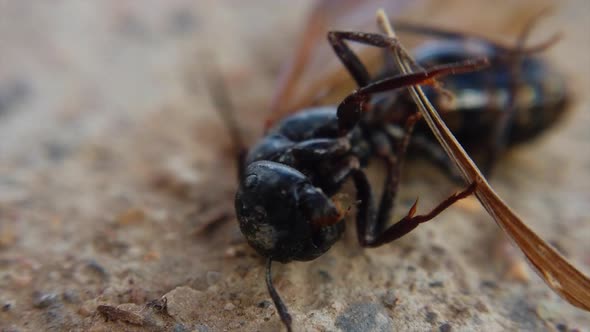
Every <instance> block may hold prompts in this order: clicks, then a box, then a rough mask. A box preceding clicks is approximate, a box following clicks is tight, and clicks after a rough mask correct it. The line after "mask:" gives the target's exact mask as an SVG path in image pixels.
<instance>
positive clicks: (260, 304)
mask: <svg viewBox="0 0 590 332" xmlns="http://www.w3.org/2000/svg"><path fill="white" fill-rule="evenodd" d="M270 305H271V303H270V301H267V300H264V301H260V302H258V304H257V305H256V306H257V307H258V308H264V309H266V308H268V307H270Z"/></svg>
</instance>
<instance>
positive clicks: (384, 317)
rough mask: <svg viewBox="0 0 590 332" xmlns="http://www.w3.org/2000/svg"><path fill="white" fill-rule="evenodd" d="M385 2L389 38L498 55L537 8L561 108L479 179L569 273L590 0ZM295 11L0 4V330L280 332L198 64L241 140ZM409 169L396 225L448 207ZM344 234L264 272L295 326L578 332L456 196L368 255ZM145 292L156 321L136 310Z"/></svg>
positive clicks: (577, 212) (299, 17)
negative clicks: (313, 255)
mask: <svg viewBox="0 0 590 332" xmlns="http://www.w3.org/2000/svg"><path fill="white" fill-rule="evenodd" d="M395 1H397V2H395ZM395 1H391V3H393V7H395V13H390V14H391V15H392V17H393V19H394V23H395V20H396V19H403V20H404V21H411V22H427V23H428V24H429V25H434V26H440V27H445V28H451V29H454V30H460V31H467V32H475V33H477V34H481V35H484V36H488V37H490V38H494V39H495V40H499V41H502V42H506V43H511V42H513V41H514V40H515V38H516V36H517V34H518V32H519V31H520V29H521V28H522V26H523V25H524V24H525V19H526V18H529V17H530V16H531V15H534V14H535V13H537V12H538V11H540V10H542V9H543V8H546V7H547V6H552V7H553V8H554V13H553V14H552V15H550V16H548V17H547V18H545V19H543V20H542V21H541V22H540V24H539V25H538V26H537V27H535V29H534V31H533V34H532V43H534V41H542V40H545V39H546V38H547V37H548V36H550V35H552V34H553V33H554V32H556V31H562V32H563V33H564V37H563V39H562V40H561V41H560V42H559V43H557V44H556V45H555V46H553V47H551V48H550V49H549V50H547V51H546V52H544V54H543V56H544V57H546V58H547V59H548V61H550V62H551V63H552V65H554V66H555V67H556V68H557V70H559V71H560V72H563V73H564V75H566V77H567V80H568V86H569V89H570V90H571V94H572V96H573V99H574V103H573V104H572V105H571V106H570V109H569V110H568V112H567V115H566V117H565V119H563V121H562V122H561V123H559V124H558V125H557V126H556V127H555V128H552V129H551V130H549V131H548V132H547V133H546V134H544V135H543V136H542V137H541V138H540V139H537V140H534V141H532V142H530V143H527V144H525V145H523V146H519V147H518V148H516V149H514V150H511V151H509V152H508V153H507V154H506V155H505V156H504V157H503V158H502V160H501V162H500V163H499V164H498V166H497V169H496V173H495V174H494V177H493V179H491V183H492V185H493V186H494V188H495V189H497V190H498V192H499V193H500V195H501V196H502V197H503V198H504V199H505V200H506V201H507V202H508V203H509V205H510V206H512V207H513V208H514V209H515V210H516V211H518V213H519V214H520V215H521V216H522V217H523V219H524V220H525V221H527V222H528V224H529V225H530V226H531V227H532V228H533V229H534V230H535V231H537V232H538V233H540V235H541V236H542V237H543V238H544V239H546V240H548V241H549V242H550V243H552V244H553V245H554V246H555V247H556V248H557V249H558V250H559V251H560V252H561V253H562V254H563V255H565V256H567V257H568V258H570V259H571V260H572V261H573V262H574V263H575V265H576V266H578V267H579V268H580V269H582V270H584V271H586V272H588V271H589V270H590V242H589V241H588V238H590V212H589V211H588V203H589V202H590V179H589V178H587V177H586V176H587V174H588V169H589V167H590V154H589V153H588V152H587V147H588V141H589V140H590V131H588V128H587V124H588V123H590V113H589V112H588V111H589V106H590V99H589V98H590V97H589V96H590V56H589V55H588V54H590V38H588V35H587V34H588V31H589V30H588V29H589V28H590V24H589V23H588V19H587V17H588V16H589V15H590V2H588V1H586V0H569V1H560V2H552V1H532V0H530V1H521V0H518V1H516V0H515V1H496V2H493V3H492V2H488V1H484V0H477V1H469V0H444V1H434V0H433V1H428V0H425V1H418V2H408V1H402V0H395ZM375 2H376V3H377V2H378V1H375ZM313 4H314V1H310V0H309V1H298V2H292V1H270V0H255V1H248V2H245V1H237V0H236V1H229V0H227V1H188V0H169V1H155V0H146V1H127V0H126V1H121V0H116V1H115V0H108V1H106V0H105V1H95V2H80V1H75V0H69V1H66V0H60V1H30V0H21V1H8V0H6V1H0V329H1V330H2V331H41V330H55V331H63V330H92V331H108V330H127V331H134V330H138V331H139V330H142V331H143V330H154V331H195V330H196V331H220V330H244V331H253V330H263V331H273V330H277V329H279V328H280V327H281V325H280V320H279V318H278V317H277V315H276V313H275V311H274V307H273V306H272V305H271V302H270V298H269V297H268V295H267V292H266V288H265V286H264V281H263V260H262V259H261V258H259V257H258V256H257V255H256V254H255V253H254V252H253V251H252V250H251V249H250V248H249V247H248V246H247V245H246V243H245V242H244V241H243V240H242V237H241V234H240V233H239V230H238V228H237V225H236V221H235V217H234V214H233V195H234V193H235V189H236V180H235V178H234V174H235V165H234V159H233V155H232V147H231V142H230V139H229V136H228V135H227V132H226V131H225V127H224V126H223V123H222V122H221V120H220V117H219V114H218V113H217V111H216V110H215V107H214V106H213V105H212V103H211V100H210V97H209V95H208V93H207V88H206V87H207V77H206V76H205V72H206V71H205V70H204V69H206V68H207V66H208V63H211V60H214V62H215V63H216V64H217V66H218V67H219V70H220V74H221V75H222V76H223V78H224V80H225V81H226V82H227V85H228V90H229V92H230V97H231V99H232V100H233V102H234V104H235V106H236V110H237V113H238V118H239V122H240V126H241V128H242V130H243V132H244V136H245V137H246V140H247V142H248V143H250V144H251V143H253V142H254V141H255V140H256V139H257V138H259V137H260V136H261V135H262V130H263V129H262V128H263V126H264V122H265V119H266V118H267V117H268V109H269V105H270V101H271V99H272V96H273V93H274V92H275V91H276V80H277V75H278V73H279V70H280V68H281V66H282V65H283V64H284V63H285V61H286V59H288V57H289V56H290V55H292V54H293V52H294V51H295V48H296V45H297V40H298V36H299V34H300V33H301V32H302V31H303V29H304V27H305V22H306V18H307V14H308V13H309V10H310V8H311V7H312V5H313ZM372 11H373V10H368V11H367V13H370V12H372ZM371 15H372V14H371ZM355 20H356V19H355ZM372 21H373V18H372V17H369V19H368V20H367V22H369V23H370V22H372ZM339 24H340V26H338V27H337V28H342V29H346V28H348V29H350V28H353V27H349V26H348V25H347V22H346V21H345V20H344V21H343V22H339ZM407 168H408V171H407V172H406V173H405V174H404V181H403V183H402V186H401V188H400V197H399V202H398V210H397V212H398V215H401V214H402V213H403V212H404V211H407V209H408V208H409V207H410V206H411V204H412V202H413V200H414V199H415V197H416V196H420V202H421V207H422V208H423V209H425V210H426V209H427V208H428V207H430V206H432V204H434V203H435V202H437V201H439V200H440V199H441V198H443V197H445V196H446V195H448V194H449V193H450V192H452V191H454V190H456V189H457V188H456V185H455V184H454V183H453V182H452V181H451V180H449V179H448V178H447V177H446V176H445V175H444V174H441V173H440V172H439V171H438V169H437V168H435V167H434V166H432V165H430V164H429V163H427V162H420V161H418V162H416V163H415V164H412V165H411V167H407ZM375 177H376V178H379V170H375ZM350 229H351V230H352V227H350ZM349 233H350V234H347V236H346V238H345V239H344V240H343V241H342V243H340V244H338V245H336V246H335V247H334V248H333V250H331V251H330V252H329V253H328V254H326V255H325V256H322V257H321V258H319V259H317V260H315V261H313V262H310V263H292V264H289V265H284V266H279V265H277V267H276V268H275V279H276V281H275V282H276V286H277V288H278V289H279V292H280V293H281V294H282V296H283V299H284V300H285V302H286V303H287V305H288V307H289V308H290V310H291V313H292V314H293V316H294V320H295V324H296V325H295V326H296V327H298V328H299V329H301V330H310V331H315V330H318V331H334V330H339V329H340V330H345V331H371V330H372V331H389V330H434V331H437V330H440V331H450V330H452V331H456V330H457V331H467V330H486V331H498V330H527V331H533V330H534V331H539V330H541V331H543V330H547V331H554V330H558V331H570V330H575V329H578V330H584V329H586V328H588V326H590V315H589V314H588V313H583V312H581V311H579V310H577V309H574V308H573V307H571V306H570V305H568V304H567V303H565V302H564V301H563V300H561V299H559V298H558V297H557V296H556V295H555V294H553V293H552V292H551V291H550V290H549V289H548V288H547V287H546V286H545V285H544V284H543V283H542V281H541V280H540V279H539V278H538V277H537V276H535V275H534V273H533V272H532V271H531V270H530V269H529V267H528V266H527V265H526V264H525V263H524V261H523V260H522V257H521V256H520V253H519V252H518V251H517V250H516V249H514V248H512V247H511V246H510V245H509V244H508V243H507V241H506V239H505V238H504V235H503V234H502V233H501V231H499V229H498V228H497V227H496V225H495V224H494V223H493V220H492V219H491V218H490V217H489V216H488V215H487V214H486V213H485V211H483V209H481V208H480V207H479V205H478V203H477V201H475V200H467V201H465V202H464V203H462V204H460V205H459V206H458V207H456V208H454V209H452V210H450V211H448V212H446V213H445V214H444V215H442V216H441V217H440V218H438V219H437V222H435V223H431V224H428V226H423V227H421V228H420V229H419V230H418V231H416V232H414V233H413V234H410V235H408V236H407V237H405V238H403V239H401V240H399V241H397V242H396V243H394V244H391V245H388V246H385V247H382V248H379V249H375V250H361V249H360V248H359V247H358V246H357V245H356V244H355V240H354V239H355V238H354V234H352V232H349ZM163 296H164V297H165V298H166V299H167V308H166V310H165V311H166V312H165V313H163V310H162V302H161V301H160V302H158V301H156V302H154V300H157V299H161V298H162V297H163ZM100 305H104V306H109V308H111V307H112V308H115V307H117V308H119V309H121V310H120V311H117V312H116V313H115V314H113V312H114V311H113V310H111V311H109V309H104V308H105V307H99V306H100ZM99 308H102V309H99ZM105 312H106V313H105ZM105 318H108V319H106V320H105Z"/></svg>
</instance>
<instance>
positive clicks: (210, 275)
mask: <svg viewBox="0 0 590 332" xmlns="http://www.w3.org/2000/svg"><path fill="white" fill-rule="evenodd" d="M206 279H207V285H209V286H213V285H215V284H217V283H218V282H219V279H221V273H219V272H217V271H208V272H207V276H206Z"/></svg>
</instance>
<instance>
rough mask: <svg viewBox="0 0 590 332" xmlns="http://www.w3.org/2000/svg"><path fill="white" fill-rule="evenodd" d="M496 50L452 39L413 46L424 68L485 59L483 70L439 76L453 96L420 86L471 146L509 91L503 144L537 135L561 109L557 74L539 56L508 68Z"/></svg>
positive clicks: (502, 108)
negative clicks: (511, 113)
mask: <svg viewBox="0 0 590 332" xmlns="http://www.w3.org/2000/svg"><path fill="white" fill-rule="evenodd" d="M501 52H502V51H501V50H498V49H497V48H494V47H491V46H489V45H486V44H482V43H475V44H474V43H469V42H465V41H453V40H449V41H436V42H429V43H427V44H425V45H423V46H422V47H420V48H418V49H417V50H416V51H415V58H416V61H417V62H418V63H420V64H421V65H422V66H424V67H429V66H432V65H440V64H445V63H450V62H456V61H464V60H467V59H471V58H474V57H482V56H485V57H488V58H489V59H490V60H491V66H490V67H488V68H486V69H483V70H480V71H475V72H470V73H465V74H459V75H450V76H447V77H444V78H442V79H440V82H442V83H443V87H444V88H445V89H447V90H448V91H450V92H452V94H453V95H454V96H455V99H454V100H449V99H448V98H446V97H445V96H442V95H440V94H439V93H438V92H437V91H435V90H434V89H433V88H432V87H426V88H425V89H424V90H425V92H426V94H427V96H428V97H429V99H430V100H431V102H432V103H433V104H434V106H435V107H436V108H437V110H439V112H441V113H443V116H444V118H445V121H446V122H447V124H448V126H449V128H450V129H451V130H452V131H453V133H454V134H455V135H456V136H457V138H458V139H459V141H460V142H461V143H463V144H464V145H466V146H467V147H469V146H470V145H471V146H477V145H479V144H480V143H482V142H481V141H482V140H485V139H486V138H487V137H489V134H491V132H492V131H493V130H494V129H495V124H496V123H497V120H498V118H499V117H500V116H501V115H502V113H504V112H506V111H508V109H509V105H510V103H511V101H510V96H511V93H513V91H515V92H516V94H515V95H514V98H515V100H514V105H515V109H514V112H515V113H514V117H513V119H512V121H510V123H509V124H508V134H507V136H506V139H507V141H506V144H507V145H512V144H515V143H519V142H522V141H525V140H528V139H531V138H533V137H535V136H537V135H538V134H539V133H541V132H542V131H543V130H544V129H546V128H547V127H550V126H551V125H553V124H554V123H555V122H556V121H557V120H558V118H559V116H560V115H561V114H562V113H563V111H564V110H565V108H566V107H565V106H566V104H567V100H568V95H567V90H566V84H565V79H564V77H563V76H562V75H559V73H557V72H556V71H555V70H553V68H551V67H550V66H549V65H548V64H547V63H546V62H544V61H543V60H541V59H540V58H538V57H534V56H528V55H527V56H523V57H522V59H521V63H520V66H519V67H516V68H518V70H517V71H516V72H514V68H515V66H514V65H513V63H514V60H511V59H510V58H508V57H506V56H505V55H501ZM515 87H516V88H515ZM417 133H424V134H426V135H429V134H430V131H429V130H428V128H427V127H426V125H425V124H424V125H420V126H418V128H417Z"/></svg>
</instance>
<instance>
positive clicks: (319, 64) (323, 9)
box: [267, 0, 422, 126]
mask: <svg viewBox="0 0 590 332" xmlns="http://www.w3.org/2000/svg"><path fill="white" fill-rule="evenodd" d="M421 2H422V1H415V0H370V1H362V0H320V1H318V2H316V4H315V6H314V7H313V8H312V9H311V13H310V15H309V17H308V20H307V22H306V23H305V28H304V30H303V33H302V34H301V35H300V38H299V41H298V43H297V47H296V49H295V51H294V53H293V56H292V57H291V58H290V59H288V60H287V61H286V62H285V64H284V66H283V68H282V70H281V73H280V75H279V79H278V83H277V90H276V92H275V94H274V96H273V98H272V101H271V107H270V113H269V117H268V119H267V126H270V125H271V124H272V123H274V122H275V121H276V120H278V119H280V118H283V117H284V116H285V115H287V114H289V113H292V112H296V111H297V110H299V109H301V108H303V107H306V106H309V105H312V104H314V103H315V102H316V101H317V100H318V99H319V98H321V97H324V96H326V95H327V94H329V93H330V91H332V90H335V89H338V87H342V86H345V87H346V86H347V87H348V91H347V92H349V91H350V90H351V89H352V87H354V82H353V81H352V79H351V78H350V77H349V75H348V73H347V72H346V71H345V70H344V68H343V67H342V65H341V64H340V63H339V62H338V60H337V58H336V56H335V55H334V52H333V51H332V49H331V47H330V46H329V44H328V42H327V39H326V36H327V32H328V31H329V30H355V31H375V30H376V28H375V11H376V10H377V9H378V8H384V9H385V10H386V11H387V12H388V13H390V15H392V17H397V16H398V15H395V13H398V14H399V13H403V12H406V11H407V10H409V9H410V8H412V7H414V6H417V5H418V4H420V3H421ZM362 53H363V54H362V55H361V58H362V59H363V61H365V62H366V63H367V64H369V66H370V64H371V63H372V62H373V63H374V62H375V60H376V59H377V58H378V56H377V55H378V54H377V52H376V50H374V49H365V50H364V51H363V52H362ZM338 90H341V89H338ZM340 97H341V96H340ZM323 100H324V101H325V100H326V99H325V98H324V99H323Z"/></svg>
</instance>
